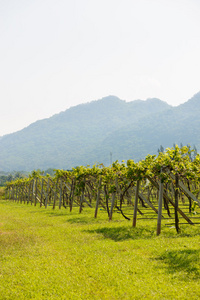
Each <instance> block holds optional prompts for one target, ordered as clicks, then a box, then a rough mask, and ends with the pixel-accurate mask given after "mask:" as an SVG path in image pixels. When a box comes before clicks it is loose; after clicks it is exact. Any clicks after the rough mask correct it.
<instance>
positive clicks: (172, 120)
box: [0, 93, 200, 171]
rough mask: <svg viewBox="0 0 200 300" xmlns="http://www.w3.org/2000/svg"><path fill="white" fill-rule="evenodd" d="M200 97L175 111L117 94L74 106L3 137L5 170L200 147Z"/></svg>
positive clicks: (0, 154)
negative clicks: (128, 99)
mask: <svg viewBox="0 0 200 300" xmlns="http://www.w3.org/2000/svg"><path fill="white" fill-rule="evenodd" d="M199 113H200V93H198V94H196V95H195V96H194V97H192V98H191V99H190V100H188V101H187V102H186V103H184V104H182V105H180V106H178V107H171V106H170V105H168V104H167V103H165V102H163V101H161V100H159V99H156V98H153V99H147V100H146V101H142V100H135V101H132V102H126V101H123V100H121V99H119V98H117V97H115V96H109V97H105V98H102V99H101V100H97V101H92V102H90V103H87V104H81V105H78V106H75V107H71V108H70V109H67V110H66V111H64V112H61V113H59V114H56V115H54V116H52V117H50V118H48V119H44V120H40V121H37V122H35V123H33V124H31V125H30V126H28V127H26V128H24V129H23V130H21V131H18V132H15V133H12V134H9V135H5V136H3V137H2V138H1V139H0V170H4V171H12V170H24V171H31V170H33V169H42V170H45V169H48V168H62V169H71V168H72V167H75V166H77V165H88V164H89V165H93V164H94V163H103V164H105V165H109V164H110V153H112V159H113V160H117V159H118V160H119V161H121V160H122V159H125V160H127V159H134V160H135V161H137V160H139V159H142V158H144V157H145V156H146V155H147V154H156V153H157V149H158V148H159V147H160V145H163V146H164V147H171V146H173V144H174V143H176V144H180V143H183V144H188V143H189V144H191V146H193V145H194V144H195V145H196V146H197V149H198V148H199V147H200V138H199V134H198V133H199V130H200V120H199Z"/></svg>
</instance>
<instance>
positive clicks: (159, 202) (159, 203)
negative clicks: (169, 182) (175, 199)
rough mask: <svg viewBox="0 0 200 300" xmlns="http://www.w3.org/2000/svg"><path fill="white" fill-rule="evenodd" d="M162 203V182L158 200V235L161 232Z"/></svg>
mask: <svg viewBox="0 0 200 300" xmlns="http://www.w3.org/2000/svg"><path fill="white" fill-rule="evenodd" d="M162 201H163V183H162V181H161V180H160V184H159V200H158V220H157V235H159V234H160V232H161V219H162Z"/></svg>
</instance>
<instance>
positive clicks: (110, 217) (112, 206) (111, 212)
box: [109, 178, 118, 221]
mask: <svg viewBox="0 0 200 300" xmlns="http://www.w3.org/2000/svg"><path fill="white" fill-rule="evenodd" d="M117 185H118V181H117V178H115V186H116V191H117ZM116 191H115V192H113V193H112V201H111V207H110V214H109V221H111V220H112V215H113V208H114V205H115V196H116Z"/></svg>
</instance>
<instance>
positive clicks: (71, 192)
mask: <svg viewBox="0 0 200 300" xmlns="http://www.w3.org/2000/svg"><path fill="white" fill-rule="evenodd" d="M74 188H75V179H72V183H71V191H70V212H71V211H72V207H73V200H74Z"/></svg>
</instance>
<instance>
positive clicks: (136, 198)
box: [133, 180, 140, 227]
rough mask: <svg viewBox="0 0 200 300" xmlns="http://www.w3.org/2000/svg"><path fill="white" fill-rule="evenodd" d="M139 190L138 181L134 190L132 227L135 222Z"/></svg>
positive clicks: (134, 225)
mask: <svg viewBox="0 0 200 300" xmlns="http://www.w3.org/2000/svg"><path fill="white" fill-rule="evenodd" d="M139 188H140V181H139V180H138V181H137V185H136V190H135V204H134V213H133V227H136V220H137V210H138V198H139V197H138V196H139Z"/></svg>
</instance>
